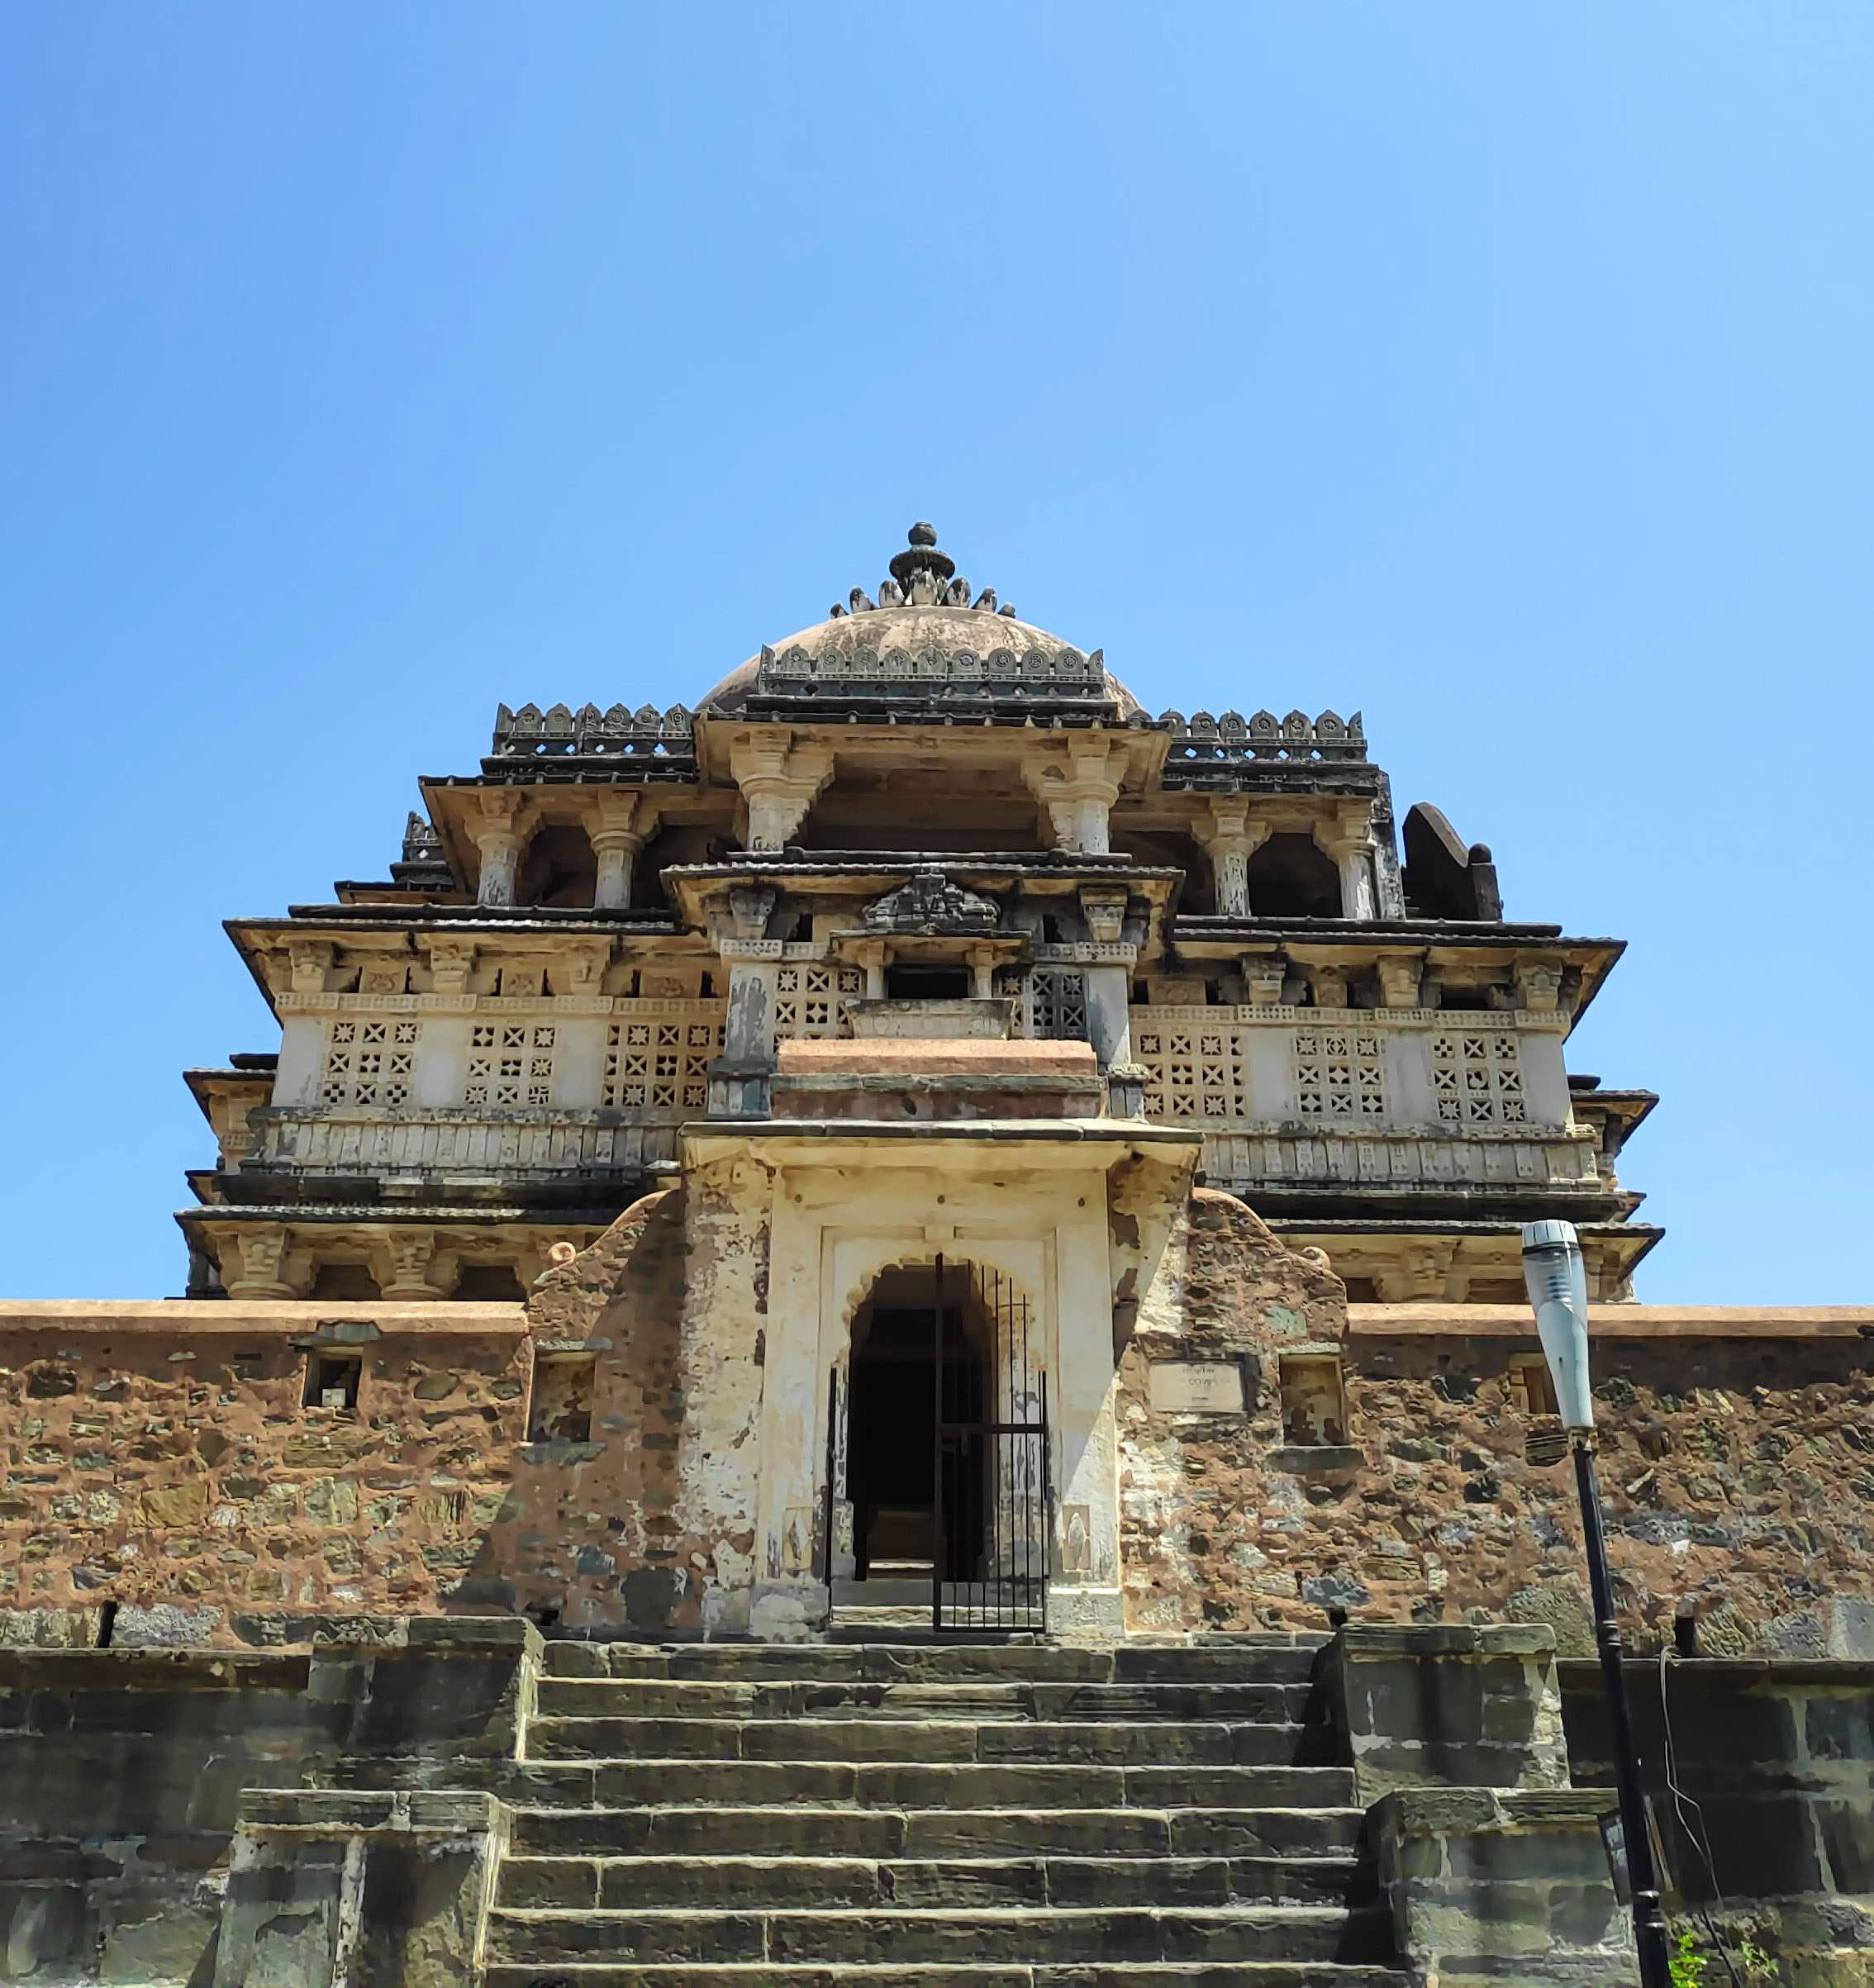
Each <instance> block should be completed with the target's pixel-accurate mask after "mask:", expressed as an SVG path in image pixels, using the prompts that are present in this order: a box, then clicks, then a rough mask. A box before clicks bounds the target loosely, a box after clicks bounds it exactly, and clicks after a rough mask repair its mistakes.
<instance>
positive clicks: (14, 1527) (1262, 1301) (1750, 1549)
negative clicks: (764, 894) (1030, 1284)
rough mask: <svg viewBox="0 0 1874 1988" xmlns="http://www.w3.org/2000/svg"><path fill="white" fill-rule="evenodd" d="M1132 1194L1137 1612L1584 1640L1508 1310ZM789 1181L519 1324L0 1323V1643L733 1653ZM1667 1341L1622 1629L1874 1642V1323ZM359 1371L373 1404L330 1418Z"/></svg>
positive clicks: (1786, 1652) (1623, 1523)
mask: <svg viewBox="0 0 1874 1988" xmlns="http://www.w3.org/2000/svg"><path fill="white" fill-rule="evenodd" d="M1129 1178H1130V1176H1127V1175H1126V1174H1125V1171H1124V1169H1120V1170H1119V1173H1118V1176H1117V1177H1115V1180H1114V1181H1113V1182H1111V1183H1110V1191H1111V1196H1112V1198H1111V1202H1110V1204H1109V1209H1108V1221H1109V1225H1110V1227H1111V1274H1112V1277H1113V1279H1114V1282H1113V1285H1112V1298H1113V1306H1112V1319H1111V1334H1112V1348H1113V1357H1114V1359H1115V1363H1116V1369H1117V1380H1116V1392H1115V1397H1114V1402H1115V1416H1114V1424H1113V1426H1114V1428H1115V1431H1116V1443H1117V1457H1116V1473H1115V1474H1116V1478H1117V1484H1118V1500H1119V1534H1120V1579H1121V1581H1122V1584H1123V1590H1124V1598H1125V1611H1126V1621H1127V1625H1128V1627H1129V1628H1130V1629H1132V1630H1134V1631H1135V1632H1147V1633H1177V1632H1182V1631H1193V1630H1196V1631H1201V1630H1206V1629H1310V1630H1318V1629H1322V1628H1323V1627H1325V1626H1326V1624H1328V1622H1329V1620H1330V1619H1332V1618H1333V1616H1334V1615H1335V1614H1337V1613H1340V1612H1344V1614H1345V1615H1347V1616H1348V1617H1349V1618H1351V1619H1354V1620H1357V1621H1360V1620H1365V1621H1395V1622H1416V1623H1419V1624H1475V1623H1478V1622H1482V1621H1486V1620H1499V1619H1506V1620H1509V1621H1511V1622H1523V1623H1532V1624H1536V1623H1546V1624H1550V1625H1552V1626H1553V1629H1555V1632H1556V1634H1557V1638H1558V1644H1559V1647H1560V1648H1561V1649H1562V1652H1563V1653H1564V1654H1570V1653H1586V1652H1587V1651H1589V1650H1590V1649H1591V1624H1590V1621H1589V1616H1588V1607H1587V1600H1586V1592H1585V1588H1584V1585H1583V1583H1582V1581H1581V1572H1580V1570H1581V1541H1580V1534H1579V1519H1578V1515H1577V1509H1576V1500H1575V1491H1574V1485H1573V1481H1572V1472H1571V1471H1569V1470H1568V1469H1567V1467H1566V1466H1565V1465H1564V1466H1562V1467H1550V1468H1538V1467H1532V1466H1530V1465H1529V1464H1528V1463H1527V1462H1525V1461H1524V1438H1525V1435H1526V1434H1527V1433H1528V1430H1529V1427H1530V1425H1531V1422H1532V1419H1533V1415H1534V1412H1535V1410H1537V1409H1539V1403H1534V1402H1532V1398H1531V1390H1530V1386H1529V1382H1528V1380H1527V1378H1526V1376H1525V1372H1524V1369H1525V1368H1526V1366H1527V1363H1529V1361H1531V1360H1532V1359H1534V1358H1536V1357H1537V1355H1536V1348H1535V1341H1534V1337H1533V1334H1532V1333H1531V1332H1530V1330H1529V1326H1528V1322H1527V1320H1525V1319H1524V1318H1523V1317H1522V1316H1521V1315H1520V1314H1517V1313H1515V1312H1513V1311H1512V1310H1510V1308H1508V1307H1495V1306H1471V1307H1466V1308H1463V1309H1462V1310H1460V1309H1458V1308H1455V1307H1452V1308H1439V1307H1436V1306H1420V1307H1413V1306H1354V1307H1352V1308H1349V1307H1348V1305H1347V1304H1346V1302H1345V1301H1344V1288H1343V1286H1342V1285H1341V1283H1340V1281H1339V1279H1338V1278H1337V1277H1335V1276H1334V1274H1333V1272H1332V1271H1331V1269H1330V1268H1329V1266H1328V1264H1327V1263H1326V1261H1325V1258H1321V1257H1320V1255H1319V1254H1318V1253H1296V1252H1294V1251H1291V1250H1290V1249H1288V1248H1286V1247H1285V1246H1284V1245H1283V1244H1282V1243H1281V1242H1280V1241H1279V1240H1278V1239H1277V1238H1276V1237H1275V1236H1274V1235H1273V1234H1272V1233H1271V1232H1270V1230H1269V1229H1268V1228H1267V1227H1266V1226H1265V1225H1263V1222H1262V1221H1261V1220H1258V1217H1257V1216H1256V1215H1255V1214H1254V1213H1253V1211H1252V1210H1250V1209H1249V1208H1248V1207H1247V1206H1244V1204H1243V1203H1242V1202H1241V1201H1237V1200H1235V1199H1234V1197H1232V1196H1229V1195H1227V1194H1222V1193H1218V1192H1215V1191H1210V1190H1208V1189H1199V1190H1197V1191H1195V1192H1194V1193H1193V1194H1192V1195H1191V1197H1190V1199H1189V1200H1188V1201H1187V1202H1185V1203H1183V1204H1182V1212H1180V1213H1179V1214H1178V1215H1177V1218H1176V1220H1174V1221H1172V1222H1171V1225H1170V1232H1169V1234H1168V1236H1167V1235H1162V1234H1158V1233H1154V1234H1153V1236H1151V1237H1149V1238H1148V1237H1145V1236H1144V1234H1143V1233H1142V1231H1141V1226H1140V1225H1141V1220H1142V1218H1141V1217H1139V1215H1136V1214H1135V1213H1134V1212H1132V1211H1131V1210H1132V1201H1134V1200H1136V1199H1137V1198H1138V1197H1137V1196H1135V1195H1133V1194H1132V1191H1131V1189H1130V1187H1129V1186H1128V1184H1127V1183H1128V1180H1129ZM1129 1197H1130V1198H1129ZM772 1201H773V1178H772V1175H771V1173H770V1172H769V1170H768V1168H766V1167H764V1166H763V1165H762V1164H761V1163H759V1162H757V1161H755V1160H754V1159H752V1158H747V1157H736V1158H730V1159H725V1160H722V1161H721V1162H717V1163H712V1164H710V1165H706V1166H703V1167H700V1168H696V1169H694V1170H693V1171H692V1176H691V1177H690V1179H689V1180H688V1182H687V1184H686V1185H684V1186H683V1187H671V1188H669V1189H667V1190H664V1191H662V1192H660V1193H658V1194H655V1195H653V1196H649V1197H648V1198H646V1199H645V1200H644V1201H641V1202H640V1203H639V1204H638V1205H637V1206H635V1207H634V1208H632V1209H630V1210H628V1211H627V1212H626V1213H625V1215H623V1216H621V1218H620V1219H619V1220H618V1221H617V1222H616V1223H615V1224H614V1225H612V1227H611V1229H609V1230H607V1231H606V1234H605V1235H604V1236H603V1237H602V1239H600V1240H599V1241H598V1242H597V1244H594V1245H593V1246H592V1248H590V1249H588V1250H587V1251H585V1252H583V1253H581V1254H579V1255H578V1256H577V1257H575V1258H573V1260H572V1261H571V1262H570V1263H566V1264H564V1265H561V1266H559V1267H557V1268H555V1269H554V1270H553V1271H552V1272H549V1274H548V1275H547V1276H546V1277H545V1278H543V1279H542V1280H541V1281H540V1283H539V1284H537V1285H536V1286H535V1289H534V1291H533V1294H532V1296H531V1299H530V1302H529V1304H528V1305H527V1306H526V1307H522V1306H497V1305H490V1306H446V1305H430V1306H422V1305H394V1304H390V1305H366V1304H359V1305H350V1306H346V1305H337V1306H315V1305H309V1304H291V1303H278V1304H273V1305H254V1306H244V1305H240V1304H236V1303H235V1302H232V1301H230V1302H228V1303H226V1304H222V1305H218V1306H217V1305H215V1304H209V1303H191V1304H181V1305H176V1306H142V1307H135V1308H123V1307H120V1308H117V1313H116V1314H113V1309H112V1307H109V1306H98V1307H89V1308H88V1307H85V1306H67V1307H64V1308H63V1312H64V1315H63V1316H62V1317H57V1318H55V1317H53V1316H52V1315H50V1314H51V1311H53V1310H59V1308H49V1309H47V1308H42V1310H40V1312H37V1313H34V1312H31V1311H30V1310H28V1308H26V1307H15V1308H13V1311H14V1319H13V1320H12V1323H11V1324H10V1325H9V1324H6V1323H5V1322H4V1321H0V1327H3V1329H0V1446H3V1450H4V1455H5V1461H6V1466H7V1477H6V1480H5V1482H4V1485H3V1486H0V1640H12V1641H15V1642H20V1643H70V1642H74V1641H76V1642H80V1643H89V1642H97V1641H101V1640H109V1641H112V1642H114V1643H117V1644H119V1645H123V1646H129V1645H134V1644H138V1643H170V1644H187V1643H221V1644H222V1645H224V1646H230V1647H240V1646H243V1645H245V1646H246V1647H249V1648H258V1647H269V1646H272V1647H278V1646H281V1645H283V1644H286V1643H293V1642H295V1641H298V1640H301V1639H302V1629H301V1626H300V1625H302V1624H303V1622H304V1620H305V1619H307V1618H308V1617H310V1616H314V1615H330V1614H343V1613H345V1612H348V1611H349V1612H354V1613H356V1614H359V1615H370V1614H388V1613H401V1614H423V1613H438V1612H440V1613H463V1612H488V1611H495V1612H500V1611H514V1610H521V1611H525V1612H527V1613H530V1614H531V1615H534V1616H535V1619H537V1620H540V1621H541V1622H542V1623H544V1624H549V1625H558V1626H559V1627H562V1628H564V1629H581V1630H585V1629H599V1630H603V1629H611V1630H614V1631H616V1630H627V1629H628V1630H630V1631H633V1632H635V1633H638V1634H683V1635H701V1634H710V1635H733V1634H744V1633H746V1632H747V1630H748V1629H749V1624H750V1619H751V1618H750V1613H749V1608H750V1600H751V1597H752V1596H754V1595H756V1594H757V1593H759V1585H760V1581H761V1579H762V1578H763V1570H762V1569H761V1568H760V1567H758V1565H757V1564H756V1563H757V1561H758V1559H759V1557H760V1555H759V1551H758V1539H759V1536H760V1534H759V1526H760V1516H759V1498H760V1496H761V1492H762V1488H763V1472H764V1471H767V1470H768V1469H770V1468H771V1467H773V1466H774V1465H775V1459H774V1458H765V1459H764V1457H763V1440H764V1428H767V1426H768V1425H767V1424H764V1421H763V1400H764V1392H765V1391H768V1389H767V1382H768V1376H767V1375H766V1374H765V1372H764V1367H765V1364H766V1363H767V1361H768V1346H769V1338H770V1326H771V1323H772V1321H771V1320H770V1319H769V1317H768V1276H769V1253H770V1239H769V1232H768V1220H769V1215H768V1210H769V1208H770V1206H771V1205H772ZM1170 1206H1178V1204H1177V1203H1172V1204H1170ZM1161 1242H1162V1245H1163V1246H1162V1247H1161V1246H1160V1245H1161ZM1148 1244H1149V1246H1148ZM1083 1295H1085V1294H1083ZM1093 1303H1094V1305H1095V1306H1096V1304H1097V1298H1096V1297H1095V1298H1094V1300H1093ZM131 1310H134V1311H135V1314H136V1316H135V1320H134V1321H133V1320H131V1319H130V1318H129V1317H128V1316H127V1315H126V1314H127V1313H128V1312H129V1311H131ZM1088 1310H1089V1306H1088V1305H1087V1304H1086V1303H1081V1304H1079V1305H1078V1306H1077V1309H1076V1312H1075V1315H1076V1316H1077V1317H1082V1318H1084V1317H1085V1316H1086V1315H1087V1311H1088ZM114 1316H117V1318H118V1322H117V1323H113V1318H114ZM1651 1316H1652V1315H1651V1314H1649V1313H1648V1310H1646V1309H1645V1308H1642V1307H1603V1308H1601V1310H1600V1312H1599V1313H1598V1314H1597V1321H1596V1322H1597V1328H1598V1333H1597V1344H1596V1355H1595V1358H1596V1372H1597V1374H1598V1376H1599V1382H1598V1388H1599V1392H1600V1394H1601V1400H1602V1403H1603V1405H1604V1414H1603V1426H1602V1429H1601V1479H1602V1484H1603V1489H1604V1492H1605V1500H1606V1505H1607V1513H1608V1530H1609V1535H1610V1553H1611V1558H1612V1560H1613V1564H1614V1569H1615V1578H1616V1581H1617V1584H1618V1587H1619V1592H1620V1603H1621V1612H1622V1616H1623V1620H1624V1625H1625V1627H1626V1630H1627V1633H1628V1634H1629V1641H1630V1647H1632V1648H1634V1650H1636V1651H1637V1652H1643V1651H1645V1650H1647V1649H1649V1648H1658V1646H1659V1645H1660V1644H1661V1643H1662V1642H1666V1641H1669V1640H1671V1638H1672V1634H1673V1625H1674V1621H1675V1618H1676V1617H1681V1616H1684V1615H1691V1616H1692V1617H1693V1618H1694V1623H1695V1628H1694V1634H1695V1635H1696V1644H1697V1648H1699V1650H1700V1652H1701V1653H1705V1654H1709V1655H1711V1656H1716V1657H1737V1656H1743V1655H1750V1654H1767V1655H1781V1656H1787V1657H1824V1656H1829V1657H1842V1658H1856V1657H1874V1338H1871V1337H1868V1336H1863V1335H1862V1333H1861V1332H1860V1331H1859V1330H1857V1328H1856V1326H1855V1325H1854V1322H1853V1320H1854V1316H1855V1315H1829V1316H1828V1317H1822V1316H1820V1315H1791V1322H1789V1323H1788V1324H1786V1325H1784V1324H1781V1323H1779V1321H1778V1319H1777V1317H1776V1315H1770V1316H1769V1317H1768V1318H1767V1319H1766V1320H1763V1321H1762V1323H1761V1325H1759V1324H1758V1323H1757V1322H1756V1321H1753V1320H1749V1319H1748V1318H1744V1319H1743V1320H1740V1318H1739V1315H1738V1314H1735V1313H1730V1314H1725V1315H1722V1317H1721V1318H1719V1319H1718V1320H1716V1321H1715V1322H1710V1321H1708V1322H1707V1323H1706V1324H1704V1325H1701V1324H1700V1320H1699V1319H1698V1317H1697V1316H1696V1315H1691V1314H1682V1315H1660V1323H1659V1324H1658V1327H1657V1328H1655V1327H1653V1325H1649V1323H1648V1320H1649V1318H1650V1317H1651ZM1860 1316H1862V1318H1863V1319H1864V1320H1866V1318H1867V1315H1860ZM1093 1329H1094V1331H1095V1332H1096V1334H1099V1335H1100V1337H1099V1339H1098V1340H1097V1342H1096V1344H1097V1347H1098V1357H1099V1359H1100V1361H1101V1363H1104V1361H1105V1358H1106V1351H1105V1337H1104V1335H1105V1333H1106V1321H1105V1320H1104V1319H1103V1318H1102V1319H1101V1320H1099V1322H1098V1323H1097V1325H1095V1326H1094V1327H1093ZM1649 1335H1650V1336H1649ZM1086 1350H1087V1349H1086V1348H1084V1347H1083V1348H1082V1352H1083V1353H1084V1352H1085V1351H1086ZM353 1360H355V1361H356V1362H357V1363H358V1365H357V1367H355V1369H354V1371H355V1372H356V1375H357V1377H358V1399H357V1402H356V1405H355V1406H354V1407H350V1406H345V1405H328V1404H327V1403H326V1402H324V1401H321V1400H320V1399H317V1398H314V1399H312V1400H311V1401H308V1400H307V1393H308V1391H309V1389H308V1377H309V1374H310V1373H311V1372H313V1371H314V1370H315V1369H316V1368H317V1367H318V1366H319V1365H320V1364H321V1363H325V1362H331V1363H335V1369H334V1371H335V1372H336V1373H340V1374H342V1372H344V1371H345V1363H346V1362H348V1361H353ZM548 1362H559V1363H563V1364H562V1366H561V1367H559V1368H557V1369H554V1371H553V1372H548V1370H547V1369H546V1368H545V1367H543V1366H542V1364H541V1363H548ZM818 1385H819V1382H818V1379H817V1377H816V1381H815V1386H816V1387H817V1386H818ZM1194 1389H1195V1390H1196V1392H1195V1393H1194V1392H1193V1390H1194ZM310 1391H311V1392H312V1395H313V1396H315V1397H316V1396H318V1394H319V1392H320V1389H319V1388H318V1386H312V1388H311V1390H310ZM1094 1393H1095V1398H1096V1399H1098V1398H1100V1386H1099V1385H1097V1384H1096V1386H1095V1390H1094ZM816 1398H817V1397H816ZM530 1399H531V1401H532V1403H533V1416H534V1420H535V1424H536V1427H535V1431H534V1434H533V1436H532V1437H531V1438H530V1429H529V1422H530ZM543 1414H545V1425H544V1426H541V1425H540V1424H541V1418H542V1415H543ZM803 1426H804V1424H803ZM768 1440H769V1441H770V1442H773V1440H774V1438H773V1434H772V1430H770V1431H769V1433H768ZM780 1462H781V1463H782V1464H783V1465H785V1466H786V1467H787V1468H789V1469H795V1471H796V1475H797V1476H799V1475H800V1474H801V1471H804V1470H806V1466H805V1465H801V1463H800V1459H799V1458H792V1459H789V1458H782V1459H780ZM809 1462H810V1463H811V1466H812V1468H811V1472H808V1473H807V1474H808V1476H811V1481H812V1482H814V1483H816V1484H817V1483H818V1482H819V1481H820V1479H819V1476H818V1472H819V1470H820V1462H819V1459H818V1458H817V1457H816V1458H811V1459H809ZM797 1466H798V1468H797ZM802 1481H806V1478H805V1477H803V1478H802ZM1106 1495H1107V1496H1111V1492H1110V1491H1109V1492H1108V1493H1107V1494H1106ZM1064 1592H1066V1591H1065V1590H1063V1593H1064ZM1063 1619H1065V1618H1064V1616H1063ZM808 1626H811V1624H810V1625H808Z"/></svg>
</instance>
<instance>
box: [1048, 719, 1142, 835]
mask: <svg viewBox="0 0 1874 1988" xmlns="http://www.w3.org/2000/svg"><path fill="white" fill-rule="evenodd" d="M1124 772H1125V747H1124V746H1123V745H1120V744H1114V743H1113V742H1112V741H1111V740H1109V739H1107V738H1106V735H1104V734H1103V733H1101V732H1091V733H1084V734H1077V735H1074V736H1073V737H1072V738H1070V739H1069V740H1068V741H1067V749H1066V754H1065V756H1064V757H1063V755H1062V754H1059V753H1058V752H1053V753H1050V754H1048V755H1047V756H1044V757H1039V756H1038V757H1036V758H1034V759H1029V760H1027V761H1026V762H1025V763H1024V764H1023V767H1022V777H1023V778H1024V779H1025V780H1026V781H1027V782H1028V787H1029V791H1030V793H1032V794H1033V795H1034V796H1035V799H1036V800H1037V801H1039V802H1040V804H1041V807H1042V810H1043V811H1044V813H1045V815H1046V816H1047V818H1048V824H1049V828H1050V829H1051V830H1053V833H1054V844H1055V847H1056V848H1058V849H1069V850H1072V851H1073V852H1075V853H1076V854H1081V855H1087V856H1104V855H1107V854H1110V853H1111V849H1112V811H1113V803H1114V802H1115V801H1117V800H1118V799H1119V795H1120V778H1121V777H1122V775H1123V774H1124Z"/></svg>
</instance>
